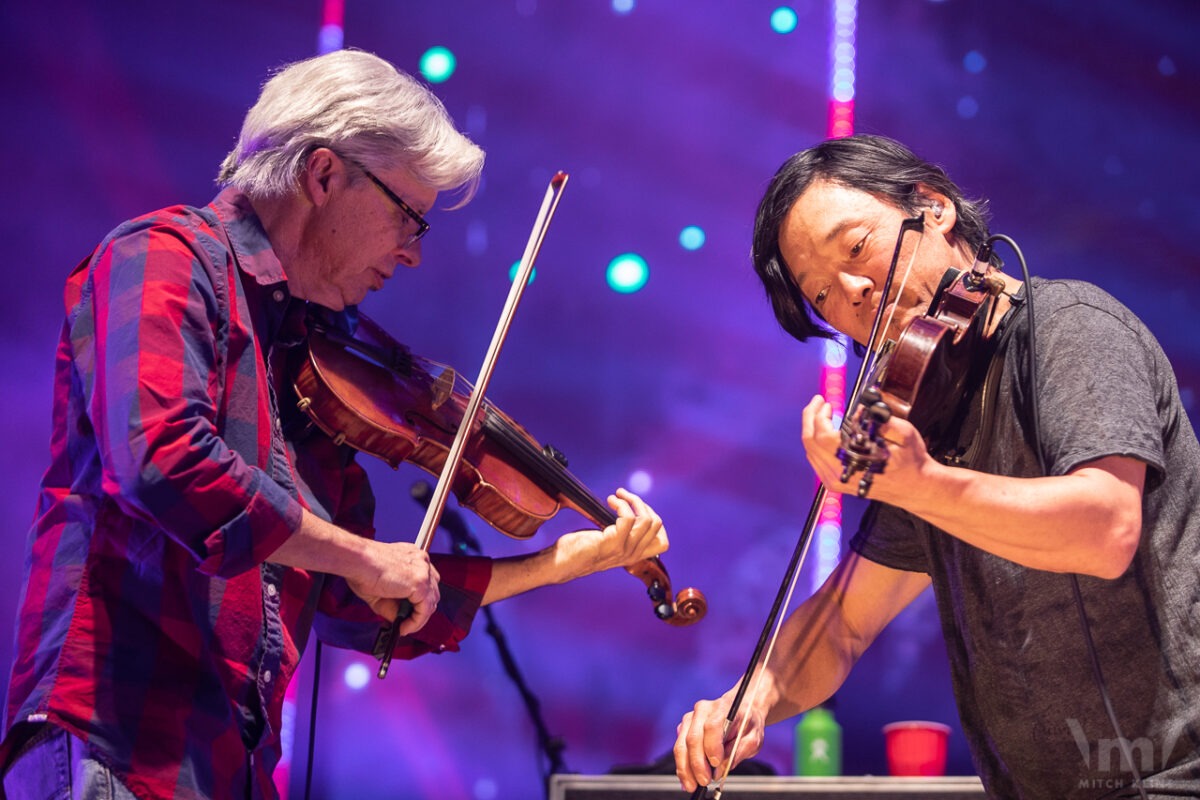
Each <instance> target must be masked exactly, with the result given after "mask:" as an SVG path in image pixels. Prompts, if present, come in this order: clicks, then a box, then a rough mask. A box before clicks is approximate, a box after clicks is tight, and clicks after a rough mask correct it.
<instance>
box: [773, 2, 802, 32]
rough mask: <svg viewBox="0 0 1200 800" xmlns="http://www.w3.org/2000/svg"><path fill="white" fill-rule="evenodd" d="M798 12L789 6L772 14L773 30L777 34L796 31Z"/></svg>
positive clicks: (781, 7)
mask: <svg viewBox="0 0 1200 800" xmlns="http://www.w3.org/2000/svg"><path fill="white" fill-rule="evenodd" d="M796 21H797V17H796V12H795V11H793V10H792V9H790V8H788V7H787V6H780V7H779V8H777V9H775V10H774V11H772V12H771V30H773V31H775V32H776V33H791V32H792V31H794V30H796Z"/></svg>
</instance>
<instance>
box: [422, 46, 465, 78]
mask: <svg viewBox="0 0 1200 800" xmlns="http://www.w3.org/2000/svg"><path fill="white" fill-rule="evenodd" d="M456 66H458V59H456V58H455V57H454V53H451V52H450V51H449V50H447V49H446V48H445V47H431V48H429V49H428V50H426V51H425V54H424V55H422V56H421V74H422V75H424V76H425V80H427V81H429V82H430V83H442V82H443V81H445V80H447V79H449V77H450V76H451V75H453V74H454V68H455V67H456Z"/></svg>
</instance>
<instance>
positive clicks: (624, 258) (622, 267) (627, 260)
mask: <svg viewBox="0 0 1200 800" xmlns="http://www.w3.org/2000/svg"><path fill="white" fill-rule="evenodd" d="M649 278H650V267H648V266H647V265H646V259H644V258H642V257H641V256H639V255H638V254H637V253H624V254H623V255H619V256H617V257H616V258H614V259H613V260H612V261H610V262H608V285H609V288H611V289H612V290H613V291H614V292H621V293H622V294H631V293H633V292H636V291H637V290H638V289H641V288H642V287H643V286H645V285H646V281H647V280H648V279H649Z"/></svg>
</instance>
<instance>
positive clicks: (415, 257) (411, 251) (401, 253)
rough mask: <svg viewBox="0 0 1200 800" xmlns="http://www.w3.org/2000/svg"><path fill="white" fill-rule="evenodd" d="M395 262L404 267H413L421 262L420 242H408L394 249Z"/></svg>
mask: <svg viewBox="0 0 1200 800" xmlns="http://www.w3.org/2000/svg"><path fill="white" fill-rule="evenodd" d="M396 263H397V264H403V265H404V266H406V267H415V266H417V265H418V264H420V263H421V242H420V240H418V241H415V242H409V243H407V244H402V245H400V247H398V248H397V249H396Z"/></svg>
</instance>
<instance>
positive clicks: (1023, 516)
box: [872, 458, 1144, 578]
mask: <svg viewBox="0 0 1200 800" xmlns="http://www.w3.org/2000/svg"><path fill="white" fill-rule="evenodd" d="M1116 462H1123V463H1116ZM1096 463H1097V464H1105V465H1107V466H1109V467H1114V468H1115V470H1114V471H1108V470H1105V469H1100V468H1094V467H1085V468H1082V469H1079V470H1076V471H1073V472H1072V473H1070V474H1067V475H1059V476H1050V477H1043V478H1009V477H1004V476H1000V475H987V474H983V473H979V472H974V471H971V470H966V469H962V468H956V467H948V466H945V465H942V464H939V463H937V462H933V461H930V462H929V463H928V464H927V465H926V466H925V467H924V468H923V469H922V470H921V472H920V475H919V478H918V479H917V480H913V481H905V484H906V485H905V486H904V487H903V489H900V488H899V487H888V488H889V489H890V491H887V490H885V491H884V492H876V491H875V490H874V489H873V490H872V496H873V497H876V498H877V499H880V500H883V501H884V502H890V503H892V504H893V505H896V506H899V507H901V508H904V509H905V510H907V511H911V512H912V513H914V514H916V515H917V516H919V517H921V518H922V519H924V520H926V521H927V522H929V523H931V524H933V525H936V526H937V527H938V528H941V529H942V530H944V531H946V532H947V533H949V534H951V535H952V536H955V537H957V538H959V539H962V540H963V541H965V542H967V543H968V544H971V545H974V546H976V547H978V548H980V549H982V550H986V551H988V552H990V553H993V554H995V555H998V556H1000V557H1001V558H1006V559H1008V560H1010V561H1014V562H1016V563H1019V564H1022V565H1024V566H1027V567H1032V568H1034V569H1042V570H1048V571H1051V572H1077V573H1082V574H1089V575H1096V576H1098V577H1106V578H1114V577H1117V576H1119V575H1120V574H1121V573H1122V572H1124V570H1125V568H1126V567H1127V566H1128V564H1129V560H1130V559H1131V558H1132V557H1133V553H1134V551H1135V550H1136V548H1137V542H1138V537H1139V536H1140V532H1141V484H1142V477H1143V475H1144V466H1143V465H1141V464H1140V462H1136V461H1133V460H1132V459H1120V458H1114V459H1101V460H1100V461H1099V462H1096ZM1131 465H1132V468H1130V467H1131ZM1122 470H1124V474H1123V475H1122V474H1121V471H1122ZM1139 470H1140V473H1139ZM881 488H883V487H882V486H881ZM885 495H887V496H885Z"/></svg>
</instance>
